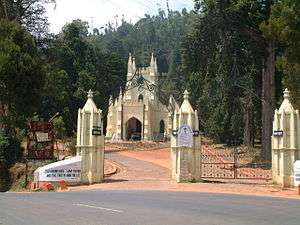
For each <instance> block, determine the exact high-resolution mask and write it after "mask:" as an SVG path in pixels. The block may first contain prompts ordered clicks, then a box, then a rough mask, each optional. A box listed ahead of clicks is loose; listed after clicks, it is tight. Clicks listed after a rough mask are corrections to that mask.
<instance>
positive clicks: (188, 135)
mask: <svg viewBox="0 0 300 225" xmlns="http://www.w3.org/2000/svg"><path fill="white" fill-rule="evenodd" d="M193 136H194V132H193V130H192V128H191V127H190V126H189V125H182V126H181V127H180V128H179V130H178V136H177V146H178V147H193Z"/></svg>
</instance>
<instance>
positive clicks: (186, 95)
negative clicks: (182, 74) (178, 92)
mask: <svg viewBox="0 0 300 225" xmlns="http://www.w3.org/2000/svg"><path fill="white" fill-rule="evenodd" d="M189 95H190V93H189V92H188V91H187V90H185V91H184V93H183V99H185V100H188V99H189Z"/></svg>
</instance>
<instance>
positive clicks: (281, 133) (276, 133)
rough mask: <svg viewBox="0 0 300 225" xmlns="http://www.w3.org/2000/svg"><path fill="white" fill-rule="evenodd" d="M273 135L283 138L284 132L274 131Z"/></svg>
mask: <svg viewBox="0 0 300 225" xmlns="http://www.w3.org/2000/svg"><path fill="white" fill-rule="evenodd" d="M273 135H274V137H282V136H283V130H274V131H273Z"/></svg>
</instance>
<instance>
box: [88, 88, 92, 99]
mask: <svg viewBox="0 0 300 225" xmlns="http://www.w3.org/2000/svg"><path fill="white" fill-rule="evenodd" d="M87 97H88V99H89V98H90V99H93V97H94V92H92V90H91V89H90V90H89V91H88V93H87Z"/></svg>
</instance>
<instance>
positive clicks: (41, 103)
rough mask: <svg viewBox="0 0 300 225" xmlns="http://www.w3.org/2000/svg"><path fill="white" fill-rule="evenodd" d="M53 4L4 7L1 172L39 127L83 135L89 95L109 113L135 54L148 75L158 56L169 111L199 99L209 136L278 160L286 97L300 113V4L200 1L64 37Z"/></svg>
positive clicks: (19, 2) (8, 1)
mask: <svg viewBox="0 0 300 225" xmlns="http://www.w3.org/2000/svg"><path fill="white" fill-rule="evenodd" d="M50 2H53V1H52V0H26V1H24V0H15V1H12V0H2V1H0V87H1V88H0V131H1V133H0V170H2V171H7V169H8V168H9V166H11V165H12V164H13V163H14V162H15V161H17V160H20V158H21V157H22V148H21V145H20V143H21V142H22V140H23V139H24V137H25V135H26V129H27V123H28V121H30V120H32V119H33V118H39V119H44V120H49V119H50V118H51V117H52V116H53V115H55V114H56V113H57V112H58V113H59V115H60V116H59V117H58V118H56V121H55V122H56V125H57V127H58V130H59V132H58V136H59V137H60V138H62V137H65V136H68V137H70V136H74V135H75V130H76V118H77V110H78V108H79V107H82V104H83V103H84V101H85V99H86V92H87V91H88V90H89V89H92V90H93V91H95V98H94V99H95V102H96V104H97V106H98V107H100V108H101V109H102V110H103V112H104V113H107V108H108V100H109V96H110V95H113V96H115V97H116V96H117V95H118V93H119V89H118V88H119V86H123V88H124V86H125V79H126V72H127V59H128V55H129V53H132V54H133V55H134V56H135V57H136V59H137V64H138V65H140V66H142V65H146V64H147V63H148V62H149V59H150V56H151V53H152V52H153V53H154V54H155V56H156V57H157V59H158V69H159V72H160V74H161V75H160V83H159V87H158V88H159V90H160V91H159V93H160V98H161V101H162V102H164V103H166V102H167V101H168V98H169V96H170V95H171V94H172V95H173V96H174V97H175V98H176V99H177V100H178V101H181V97H182V93H183V91H184V90H185V89H188V90H189V91H190V93H191V102H192V104H193V106H194V108H195V109H197V110H198V113H199V119H200V121H199V122H200V126H201V132H202V133H203V134H204V135H205V136H206V137H209V138H211V139H213V140H214V141H215V142H216V143H226V144H231V143H233V142H237V141H238V143H240V144H244V145H245V146H248V147H253V146H254V145H255V144H256V143H259V146H260V144H261V158H262V159H264V160H270V159H271V135H272V121H273V114H274V110H275V108H277V107H278V105H279V104H280V102H281V101H282V91H283V89H284V88H288V89H289V90H290V91H291V96H292V101H293V105H294V107H295V108H296V109H300V1H297V0H280V1H279V0H259V1H257V0H226V1H224V0H222V1H221V0H196V1H195V8H194V9H193V10H191V11H188V10H186V9H182V10H181V11H174V10H172V9H170V8H168V7H167V10H163V9H161V8H158V10H157V14H156V15H145V16H144V17H143V18H141V19H140V20H139V21H138V22H136V23H134V24H133V23H130V22H128V21H125V20H124V19H122V20H121V23H119V24H116V23H115V22H109V23H107V24H106V25H105V26H104V27H99V28H97V27H96V28H91V27H89V24H88V22H86V21H82V20H79V19H77V20H74V21H72V22H71V23H68V24H65V26H64V27H63V28H62V30H61V31H60V32H59V33H58V34H51V33H49V31H48V25H49V24H48V22H47V18H46V16H45V5H46V4H47V3H50ZM0 176H1V177H0V180H1V179H7V176H8V175H7V173H1V174H0ZM1 188H2V187H0V189H1Z"/></svg>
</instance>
